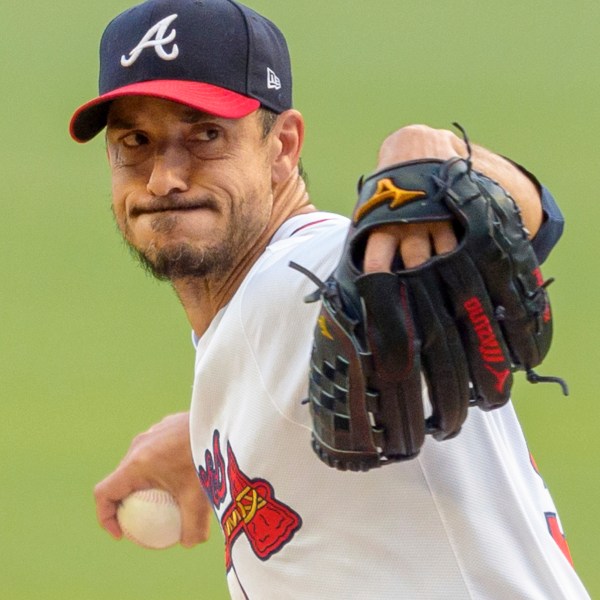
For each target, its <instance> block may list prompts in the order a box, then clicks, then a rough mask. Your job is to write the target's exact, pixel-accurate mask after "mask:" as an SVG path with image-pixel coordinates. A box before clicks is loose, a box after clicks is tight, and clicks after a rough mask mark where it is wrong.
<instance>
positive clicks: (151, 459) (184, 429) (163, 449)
mask: <svg viewBox="0 0 600 600" xmlns="http://www.w3.org/2000/svg"><path fill="white" fill-rule="evenodd" d="M151 488H159V489H162V490H166V491H167V492H169V493H170V494H171V495H172V496H173V497H174V498H175V500H176V501H177V503H178V505H179V509H180V512H181V538H180V543H181V544H182V545H184V546H188V547H189V546H193V545H195V544H198V543H201V542H204V541H206V540H207V539H208V536H209V529H210V521H211V517H212V512H211V508H210V504H209V502H208V500H207V498H206V496H205V494H204V492H203V491H202V488H201V486H200V484H199V481H198V477H197V475H196V472H195V469H194V465H193V460H192V456H191V451H190V448H189V434H188V414H187V413H178V414H175V415H170V416H168V417H166V418H165V419H163V420H162V421H161V422H160V423H158V424H157V425H154V426H153V427H151V428H150V429H149V430H148V431H146V432H144V433H142V434H140V435H138V436H136V437H135V438H134V440H133V441H132V443H131V446H130V448H129V450H128V452H127V454H126V455H125V457H124V458H123V460H122V461H121V463H120V464H119V466H118V467H117V468H116V469H115V471H113V472H112V473H111V474H110V475H108V476H107V477H106V478H105V479H103V480H102V481H101V482H100V483H98V485H97V486H96V487H95V490H94V495H95V499H96V513H97V517H98V521H99V522H100V524H101V525H102V527H103V528H104V529H106V530H107V531H108V533H110V534H111V535H112V536H113V537H115V538H116V539H120V538H121V537H122V536H123V531H122V528H121V526H120V525H119V522H118V520H117V511H118V509H119V506H120V504H121V502H122V501H123V499H125V498H126V497H127V496H129V495H130V494H132V493H133V492H135V491H138V490H145V489H151Z"/></svg>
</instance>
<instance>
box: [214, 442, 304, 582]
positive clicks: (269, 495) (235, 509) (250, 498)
mask: <svg viewBox="0 0 600 600" xmlns="http://www.w3.org/2000/svg"><path fill="white" fill-rule="evenodd" d="M227 462H228V465H227V476H228V479H229V491H230V493H231V498H232V502H231V504H230V505H229V507H227V509H226V510H225V512H224V513H223V516H222V517H221V527H222V528H223V532H224V534H225V562H226V567H227V570H228V571H229V569H230V568H231V566H232V562H231V548H232V546H233V544H234V542H235V541H236V539H237V538H238V537H239V536H240V535H241V534H242V533H244V534H246V537H247V539H248V541H249V543H250V546H251V547H252V550H253V551H254V553H255V554H256V556H258V557H259V558H260V559H261V560H268V559H269V557H271V556H272V555H273V554H275V553H276V552H278V551H279V550H281V548H283V547H284V546H285V545H286V544H287V543H288V542H289V541H290V540H291V539H292V537H293V536H294V534H295V533H296V531H298V529H300V527H301V526H302V520H301V518H300V516H299V515H298V514H297V513H296V512H295V511H293V510H292V509H291V508H290V507H289V506H287V505H285V504H284V503H283V502H280V501H279V500H277V499H276V498H275V493H274V491H273V486H272V485H271V484H270V483H269V482H267V481H265V480H264V479H249V478H248V477H247V476H246V475H245V474H244V473H242V471H241V470H240V468H239V465H238V463H237V460H236V457H235V455H234V453H233V450H232V449H231V446H230V444H229V443H228V444H227Z"/></svg>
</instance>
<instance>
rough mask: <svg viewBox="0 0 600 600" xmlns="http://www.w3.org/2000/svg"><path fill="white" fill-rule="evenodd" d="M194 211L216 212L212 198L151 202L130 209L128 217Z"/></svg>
mask: <svg viewBox="0 0 600 600" xmlns="http://www.w3.org/2000/svg"><path fill="white" fill-rule="evenodd" d="M194 210H213V211H214V210H217V205H216V202H215V201H214V200H213V199H212V198H205V199H202V200H196V201H186V202H182V201H165V200H162V199H161V200H160V201H156V202H152V203H150V204H147V205H145V206H134V207H132V209H131V211H130V213H129V216H130V217H132V218H134V217H139V216H141V215H156V214H157V213H167V212H191V211H194Z"/></svg>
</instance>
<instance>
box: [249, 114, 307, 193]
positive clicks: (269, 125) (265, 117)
mask: <svg viewBox="0 0 600 600" xmlns="http://www.w3.org/2000/svg"><path fill="white" fill-rule="evenodd" d="M258 113H259V117H260V120H261V124H262V134H263V139H264V138H266V137H267V136H268V135H269V133H271V130H272V129H273V127H274V126H275V123H276V121H277V118H278V117H279V114H278V113H276V112H275V111H272V110H270V109H269V108H265V107H264V106H261V107H260V108H259V109H258ZM298 173H299V174H300V177H302V179H304V184H305V185H306V187H307V189H308V174H307V173H306V171H305V170H304V167H303V166H302V159H300V160H299V161H298Z"/></svg>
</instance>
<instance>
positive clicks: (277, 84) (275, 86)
mask: <svg viewBox="0 0 600 600" xmlns="http://www.w3.org/2000/svg"><path fill="white" fill-rule="evenodd" d="M267 87H268V88H269V89H270V90H280V89H281V80H280V79H279V77H277V75H275V71H273V70H272V69H269V67H267Z"/></svg>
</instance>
